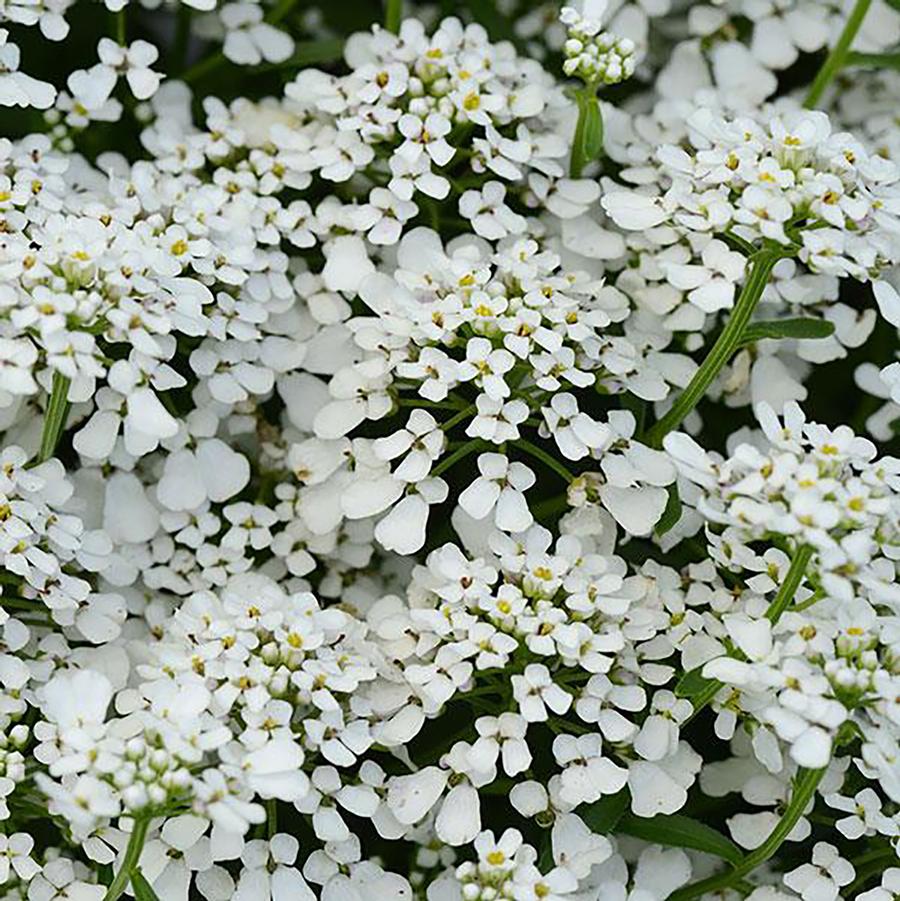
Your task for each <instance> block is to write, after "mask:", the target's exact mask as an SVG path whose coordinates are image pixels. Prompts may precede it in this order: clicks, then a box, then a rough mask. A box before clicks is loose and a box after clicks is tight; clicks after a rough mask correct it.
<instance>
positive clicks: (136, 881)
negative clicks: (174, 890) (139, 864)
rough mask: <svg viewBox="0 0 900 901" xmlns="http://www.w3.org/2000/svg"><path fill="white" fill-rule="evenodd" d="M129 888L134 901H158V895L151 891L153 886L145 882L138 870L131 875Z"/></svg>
mask: <svg viewBox="0 0 900 901" xmlns="http://www.w3.org/2000/svg"><path fill="white" fill-rule="evenodd" d="M131 888H132V889H133V891H134V898H135V901H159V895H157V894H156V892H154V891H153V886H152V885H150V883H149V882H147V879H146V877H145V876H144V874H143V873H142V872H141V871H140V868H137V869H135V870H133V871H132V873H131Z"/></svg>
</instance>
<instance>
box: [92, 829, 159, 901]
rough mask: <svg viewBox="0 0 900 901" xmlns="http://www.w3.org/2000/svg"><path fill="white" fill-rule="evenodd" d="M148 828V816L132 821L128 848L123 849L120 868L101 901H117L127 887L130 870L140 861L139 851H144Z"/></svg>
mask: <svg viewBox="0 0 900 901" xmlns="http://www.w3.org/2000/svg"><path fill="white" fill-rule="evenodd" d="M149 826H150V817H149V816H138V817H135V819H134V827H133V828H132V830H131V838H129V839H128V847H127V848H126V849H125V857H123V858H122V866H121V867H119V872H118V873H116V876H115V879H113V881H112V883H111V884H110V886H109V888H108V889H107V890H106V894H105V895H104V896H103V901H117V899H118V898H120V897H121V895H122V893H123V892H124V891H125V889H126V888H127V887H128V882H129V880H130V879H131V872H132V870H133V869H134V868H135V867H136V866H137V865H138V861H139V860H140V859H141V851H143V850H144V842H145V841H146V840H147V829H148V828H149Z"/></svg>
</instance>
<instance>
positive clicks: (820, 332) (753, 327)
mask: <svg viewBox="0 0 900 901" xmlns="http://www.w3.org/2000/svg"><path fill="white" fill-rule="evenodd" d="M833 334H834V323H833V322H829V321H828V320H827V319H811V318H798V319H771V320H765V321H763V322H751V323H750V325H748V326H747V328H746V329H744V333H743V335H741V346H742V347H745V346H746V345H748V344H753V343H754V342H756V341H761V340H762V339H763V338H775V339H779V338H797V339H800V338H804V339H810V338H828V337H829V336H830V335H833Z"/></svg>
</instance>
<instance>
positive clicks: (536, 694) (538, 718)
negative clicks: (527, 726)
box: [511, 663, 572, 723]
mask: <svg viewBox="0 0 900 901" xmlns="http://www.w3.org/2000/svg"><path fill="white" fill-rule="evenodd" d="M511 681H512V687H513V697H514V698H515V699H516V702H517V703H518V705H519V712H520V713H521V714H522V716H523V717H524V718H525V719H526V720H527V721H528V722H529V723H539V722H544V721H545V720H547V719H548V717H549V714H548V713H547V708H549V709H550V710H551V711H552V712H553V713H556V714H562V713H565V712H566V711H567V710H568V709H569V707H570V706H571V704H572V696H571V695H570V694H569V693H568V692H567V691H565V690H564V689H562V688H560V686H559V685H557V684H556V683H555V682H554V681H553V679H552V678H551V676H550V671H549V670H548V669H547V667H546V666H544V665H543V664H542V663H529V664H528V666H526V667H525V671H524V673H522V675H521V676H513V677H512V680H511Z"/></svg>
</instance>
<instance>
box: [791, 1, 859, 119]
mask: <svg viewBox="0 0 900 901" xmlns="http://www.w3.org/2000/svg"><path fill="white" fill-rule="evenodd" d="M871 5H872V0H856V4H855V5H854V7H853V9H852V10H851V11H850V15H849V16H848V18H847V22H846V24H845V25H844V30H843V31H842V32H841V34H840V37H839V38H838V39H837V43H836V44H835V45H834V47H832V49H831V53H829V54H828V58H827V59H826V60H825V62H824V63H823V64H822V68H821V69H819V71H818V73H817V75H816V77H815V79H814V81H813V83H812V84H811V85H810V88H809V92H808V93H807V95H806V100H804V101H803V105H804V106H805V107H806V108H807V109H815V108H816V107H817V106H818V105H819V101H820V100H821V99H822V95H823V94H824V93H825V89H826V88H827V87H828V85H830V84H831V82H832V80H833V79H834V77H835V76H836V75H837V74H838V72H840V71H841V69H843V68H844V66H845V65H846V64H847V61H848V56H849V53H850V47H851V45H852V44H853V39H854V38H855V37H856V35H857V33H858V32H859V29H860V27H861V26H862V23H863V20H864V19H865V17H866V13H867V12H868V11H869V7H870V6H871Z"/></svg>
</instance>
